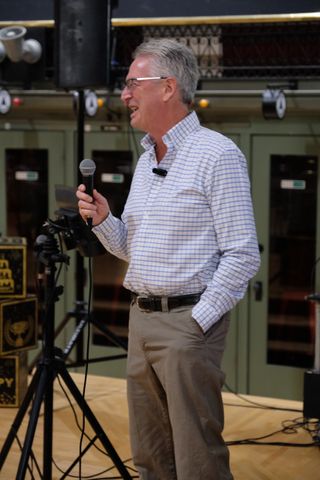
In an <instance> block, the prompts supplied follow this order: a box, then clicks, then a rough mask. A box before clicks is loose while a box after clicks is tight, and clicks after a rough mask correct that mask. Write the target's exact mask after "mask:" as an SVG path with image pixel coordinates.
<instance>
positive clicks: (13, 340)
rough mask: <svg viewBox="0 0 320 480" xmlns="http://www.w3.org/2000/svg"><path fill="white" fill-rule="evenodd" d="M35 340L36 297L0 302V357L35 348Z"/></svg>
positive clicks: (36, 320)
mask: <svg viewBox="0 0 320 480" xmlns="http://www.w3.org/2000/svg"><path fill="white" fill-rule="evenodd" d="M37 340H38V302H37V297H36V296H35V295H29V296H28V297H27V298H24V299H21V300H14V299H12V300H11V299H6V300H0V355H7V354H10V353H16V352H20V351H23V350H30V349H31V348H35V347H36V346H37Z"/></svg>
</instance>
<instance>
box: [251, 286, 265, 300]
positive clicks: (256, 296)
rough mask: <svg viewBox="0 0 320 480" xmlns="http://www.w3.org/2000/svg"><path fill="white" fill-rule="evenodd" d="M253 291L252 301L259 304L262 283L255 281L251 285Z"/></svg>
mask: <svg viewBox="0 0 320 480" xmlns="http://www.w3.org/2000/svg"><path fill="white" fill-rule="evenodd" d="M253 290H254V299H255V300H256V301H257V302H261V300H262V290H263V289H262V282H260V281H256V282H254V284H253Z"/></svg>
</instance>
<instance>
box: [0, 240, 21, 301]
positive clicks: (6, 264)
mask: <svg viewBox="0 0 320 480" xmlns="http://www.w3.org/2000/svg"><path fill="white" fill-rule="evenodd" d="M18 240H19V241H18ZM24 240H25V239H23V238H16V239H14V238H10V237H0V298H25V296H26V294H27V271H26V270H27V246H26V242H25V241H24Z"/></svg>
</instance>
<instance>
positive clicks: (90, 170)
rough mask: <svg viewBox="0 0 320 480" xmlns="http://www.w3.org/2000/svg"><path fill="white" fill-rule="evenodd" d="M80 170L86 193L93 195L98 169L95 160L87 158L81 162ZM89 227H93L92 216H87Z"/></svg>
mask: <svg viewBox="0 0 320 480" xmlns="http://www.w3.org/2000/svg"><path fill="white" fill-rule="evenodd" d="M79 170H80V172H81V174H82V183H83V184H84V185H85V187H86V193H87V194H88V195H90V196H91V197H92V196H93V175H94V172H95V170H96V164H95V163H94V161H93V160H90V159H89V158H86V159H84V160H82V161H81V162H80V165H79ZM87 225H88V227H90V228H92V218H87Z"/></svg>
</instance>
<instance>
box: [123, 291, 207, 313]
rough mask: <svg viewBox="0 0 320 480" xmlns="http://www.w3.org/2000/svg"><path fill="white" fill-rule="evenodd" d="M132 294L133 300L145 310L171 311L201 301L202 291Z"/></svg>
mask: <svg viewBox="0 0 320 480" xmlns="http://www.w3.org/2000/svg"><path fill="white" fill-rule="evenodd" d="M131 296H132V300H133V302H134V303H136V304H137V306H138V308H139V309H140V310H141V311H143V312H169V311H170V310H172V309H173V308H177V307H185V306H189V305H195V304H196V303H198V302H199V300H200V297H201V293H193V294H190V295H179V296H174V297H147V296H144V295H137V294H136V293H132V294H131Z"/></svg>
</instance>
